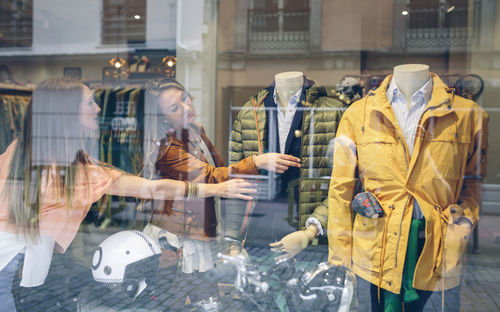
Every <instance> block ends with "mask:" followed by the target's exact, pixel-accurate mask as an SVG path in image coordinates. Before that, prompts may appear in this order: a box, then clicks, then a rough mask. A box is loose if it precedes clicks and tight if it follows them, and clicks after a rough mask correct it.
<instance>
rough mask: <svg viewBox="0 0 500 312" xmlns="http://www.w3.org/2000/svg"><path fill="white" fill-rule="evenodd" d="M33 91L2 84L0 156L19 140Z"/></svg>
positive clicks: (27, 88)
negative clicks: (15, 140) (16, 139)
mask: <svg viewBox="0 0 500 312" xmlns="http://www.w3.org/2000/svg"><path fill="white" fill-rule="evenodd" d="M32 93H33V89H32V88H29V87H24V86H19V85H16V84H10V83H0V154H1V153H3V152H4V151H5V150H6V149H7V147H8V146H9V145H10V144H11V143H12V140H14V139H15V138H17V136H18V134H19V132H20V131H21V128H22V123H23V120H24V115H25V114H26V110H27V107H28V103H29V101H30V99H31V95H32Z"/></svg>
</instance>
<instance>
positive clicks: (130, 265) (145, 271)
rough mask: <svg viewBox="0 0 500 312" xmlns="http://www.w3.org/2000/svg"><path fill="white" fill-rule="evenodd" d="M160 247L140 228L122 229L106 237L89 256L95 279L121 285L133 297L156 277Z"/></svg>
mask: <svg viewBox="0 0 500 312" xmlns="http://www.w3.org/2000/svg"><path fill="white" fill-rule="evenodd" d="M160 256H161V249H160V247H159V246H158V244H157V243H156V242H155V241H154V240H153V239H151V238H150V237H148V236H147V235H145V234H144V233H142V232H139V231H122V232H118V233H115V234H113V235H111V236H109V237H108V238H106V239H105V240H104V241H103V242H102V243H101V244H100V245H99V247H97V250H96V251H95V252H94V257H93V259H92V276H93V277H94V280H95V281H96V282H100V283H106V284H122V287H123V290H124V291H125V293H126V294H127V295H128V296H129V297H131V298H132V299H133V300H134V299H135V298H137V296H138V295H139V294H140V293H141V292H142V291H143V290H144V289H145V288H146V287H147V286H148V285H149V284H150V283H151V282H152V281H153V280H154V279H155V278H156V274H157V272H158V266H159V259H160Z"/></svg>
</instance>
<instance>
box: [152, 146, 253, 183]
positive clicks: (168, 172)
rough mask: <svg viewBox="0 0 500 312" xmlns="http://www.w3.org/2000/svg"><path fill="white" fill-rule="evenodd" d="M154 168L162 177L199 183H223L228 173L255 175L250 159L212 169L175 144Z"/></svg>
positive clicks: (169, 147)
mask: <svg viewBox="0 0 500 312" xmlns="http://www.w3.org/2000/svg"><path fill="white" fill-rule="evenodd" d="M156 168H157V170H158V172H159V174H160V175H161V176H163V177H165V176H168V177H171V178H173V179H176V180H190V181H192V182H199V183H220V182H224V181H227V180H228V178H229V173H232V174H257V169H256V168H255V165H254V164H253V160H252V158H251V157H248V158H245V159H243V160H241V161H240V162H238V163H235V164H233V165H231V166H229V167H213V166H210V165H209V164H208V163H207V162H204V161H202V160H200V159H198V158H197V157H195V156H193V155H192V154H190V153H188V151H186V149H185V148H184V146H182V145H178V144H175V143H172V144H170V145H169V146H168V147H167V149H166V152H165V153H164V154H163V155H162V157H161V158H160V159H158V161H157V162H156Z"/></svg>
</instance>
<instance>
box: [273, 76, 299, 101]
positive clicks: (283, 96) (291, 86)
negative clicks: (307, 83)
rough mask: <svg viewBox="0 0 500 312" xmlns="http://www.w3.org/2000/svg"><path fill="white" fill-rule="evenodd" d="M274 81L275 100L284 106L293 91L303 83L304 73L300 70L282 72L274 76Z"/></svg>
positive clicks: (295, 91)
mask: <svg viewBox="0 0 500 312" xmlns="http://www.w3.org/2000/svg"><path fill="white" fill-rule="evenodd" d="M274 81H275V82H276V94H277V95H278V97H277V101H278V103H279V104H280V106H281V107H283V108H285V109H286V107H287V105H288V102H289V101H290V97H292V96H293V95H294V94H295V93H297V92H298V91H299V90H300V89H301V88H302V84H303V83H304V74H303V73H302V72H298V71H295V72H283V73H279V74H276V75H275V76H274Z"/></svg>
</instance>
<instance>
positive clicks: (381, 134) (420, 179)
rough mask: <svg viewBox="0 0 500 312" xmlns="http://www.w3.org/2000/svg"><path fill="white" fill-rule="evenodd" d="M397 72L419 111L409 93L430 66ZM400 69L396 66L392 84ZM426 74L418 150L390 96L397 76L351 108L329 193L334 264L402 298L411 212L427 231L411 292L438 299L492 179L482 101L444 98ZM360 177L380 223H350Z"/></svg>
mask: <svg viewBox="0 0 500 312" xmlns="http://www.w3.org/2000/svg"><path fill="white" fill-rule="evenodd" d="M425 68H426V69H425ZM400 69H401V71H402V74H403V75H407V77H411V78H408V79H407V80H406V81H408V83H409V84H408V85H407V88H406V89H405V86H404V84H401V86H400V85H399V84H397V81H396V84H397V87H399V88H400V89H401V90H400V92H401V94H402V95H403V96H404V97H405V98H407V99H408V98H409V99H411V102H410V101H408V100H407V101H406V102H407V103H408V102H410V103H411V105H412V106H413V104H414V103H413V98H411V97H409V96H411V95H413V96H415V94H413V92H414V91H415V90H416V89H415V88H416V87H417V86H418V85H419V81H420V83H422V81H423V82H425V80H424V79H425V72H426V70H427V73H428V67H426V66H424V67H420V68H418V67H414V68H413V70H414V71H416V72H417V73H415V72H414V73H413V74H415V75H413V76H412V73H410V72H411V70H412V68H409V67H406V68H404V67H403V68H400ZM405 70H406V71H410V72H407V73H405ZM397 71H398V68H397V67H396V68H395V79H396V77H397V76H398V73H397ZM419 71H420V72H419ZM418 72H419V73H418ZM420 74H421V75H420ZM419 75H420V76H419ZM427 75H428V76H427V77H429V76H430V79H431V81H430V82H431V84H432V85H431V93H430V96H429V97H428V99H427V102H426V103H425V107H424V109H423V110H422V114H421V117H420V118H418V119H417V120H418V125H417V127H416V132H415V133H414V136H413V140H412V141H411V142H410V143H414V147H413V152H411V150H409V144H408V142H407V141H408V133H406V132H403V130H402V129H403V128H404V127H402V125H401V124H400V122H399V120H398V119H397V116H396V114H395V110H394V108H395V107H394V106H393V104H394V102H392V103H391V102H390V100H389V99H388V98H387V89H388V87H390V84H391V81H393V80H392V79H393V77H392V75H390V76H388V77H387V78H386V79H385V80H384V82H383V83H382V85H381V86H380V87H379V88H378V89H377V90H375V91H373V92H370V94H369V95H367V96H366V97H365V98H363V99H361V100H359V101H358V102H356V103H354V104H353V105H351V106H350V107H349V109H348V110H347V111H346V112H345V113H344V116H343V118H342V121H341V123H340V125H339V128H338V131H337V137H336V140H335V151H334V165H333V171H332V179H331V184H330V189H329V195H328V196H329V202H328V207H329V215H328V241H329V261H330V263H332V264H335V265H345V266H348V267H350V268H352V270H353V271H354V272H355V273H356V275H358V276H359V277H361V278H362V279H363V280H365V281H368V282H369V283H371V284H372V285H375V286H376V287H378V289H379V290H380V289H383V290H386V291H388V292H390V293H392V294H395V295H398V294H401V291H402V284H403V279H404V278H403V275H404V272H403V271H404V268H405V263H406V262H407V261H406V260H407V251H408V242H409V238H410V227H411V224H412V220H415V218H416V216H415V214H417V216H418V215H419V214H420V215H421V218H422V219H424V220H425V224H424V231H422V232H421V233H419V234H418V235H421V236H422V237H423V238H424V240H422V242H424V243H423V244H422V245H421V246H420V248H421V250H419V252H418V253H417V257H418V259H417V260H418V261H417V262H416V265H415V267H414V274H413V276H412V282H411V281H410V282H411V286H412V288H414V289H416V290H418V291H428V292H432V291H444V290H447V289H452V288H454V287H457V286H458V285H459V283H460V274H461V256H462V254H463V252H464V249H465V246H466V243H467V238H468V235H469V233H470V230H471V227H472V226H474V225H475V224H476V223H477V221H478V218H479V203H480V196H481V180H482V178H483V177H484V175H485V172H486V150H487V122H488V117H487V114H486V113H485V112H484V110H482V109H481V108H480V107H479V106H478V105H477V104H476V103H474V102H472V101H470V100H466V99H464V98H461V97H459V96H454V95H453V92H451V93H448V92H447V91H448V90H447V88H446V85H445V84H444V83H443V82H442V81H441V79H439V77H438V76H436V75H435V74H429V73H428V74H427ZM418 77H420V79H419V78H418ZM402 81H405V80H404V79H403V80H402ZM412 82H416V84H414V85H413V86H412V85H411V83H412ZM399 109H401V108H399ZM410 112H411V108H410ZM410 138H412V136H410ZM356 172H358V173H359V179H360V182H361V183H362V184H363V186H364V188H365V190H366V191H369V192H371V193H373V194H374V195H375V197H376V198H377V199H378V200H379V202H380V204H381V206H382V208H383V210H384V214H383V216H382V217H380V218H378V219H370V218H365V217H363V216H361V215H359V214H358V215H356V217H355V219H354V223H353V222H352V221H353V212H352V209H351V206H350V203H351V200H352V198H353V195H355V194H354V188H355V184H356V180H357V176H356ZM417 219H418V217H417ZM375 296H377V294H376V295H375ZM378 296H380V292H379V294H378ZM377 299H378V298H377ZM372 302H373V301H372ZM400 307H402V305H401V306H400ZM420 308H423V306H420ZM420 308H419V309H418V310H420ZM386 310H388V309H387V307H386Z"/></svg>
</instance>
